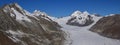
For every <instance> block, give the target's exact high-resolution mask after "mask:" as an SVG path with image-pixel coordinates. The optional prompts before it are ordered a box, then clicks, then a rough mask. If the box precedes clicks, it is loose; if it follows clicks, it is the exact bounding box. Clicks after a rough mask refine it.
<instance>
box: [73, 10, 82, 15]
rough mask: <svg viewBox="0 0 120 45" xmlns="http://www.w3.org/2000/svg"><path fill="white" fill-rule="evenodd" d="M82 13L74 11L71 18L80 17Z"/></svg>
mask: <svg viewBox="0 0 120 45" xmlns="http://www.w3.org/2000/svg"><path fill="white" fill-rule="evenodd" d="M81 13H82V12H80V11H79V10H76V11H75V12H73V13H72V15H71V16H78V15H80V14H81Z"/></svg>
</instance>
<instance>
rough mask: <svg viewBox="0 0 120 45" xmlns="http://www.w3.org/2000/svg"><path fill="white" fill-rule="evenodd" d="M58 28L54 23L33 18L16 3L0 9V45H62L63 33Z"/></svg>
mask: <svg viewBox="0 0 120 45" xmlns="http://www.w3.org/2000/svg"><path fill="white" fill-rule="evenodd" d="M47 18H49V17H47ZM49 19H50V18H49ZM60 28H61V27H60V26H59V25H58V24H57V23H56V22H54V21H52V20H47V19H46V18H45V17H44V18H43V16H42V17H41V16H34V15H32V14H30V13H29V12H28V11H26V10H24V9H23V8H21V7H20V6H19V5H18V4H16V3H14V4H9V5H6V6H4V7H2V8H0V36H1V37H0V45H63V43H64V39H65V38H64V32H63V31H62V30H60ZM3 39H5V40H3Z"/></svg>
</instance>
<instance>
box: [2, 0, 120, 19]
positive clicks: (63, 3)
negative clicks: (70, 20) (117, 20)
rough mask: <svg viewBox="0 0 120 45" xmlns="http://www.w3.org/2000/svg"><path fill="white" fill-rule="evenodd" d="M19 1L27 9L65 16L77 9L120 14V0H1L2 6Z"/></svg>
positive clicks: (55, 15) (103, 13)
mask: <svg viewBox="0 0 120 45" xmlns="http://www.w3.org/2000/svg"><path fill="white" fill-rule="evenodd" d="M15 2H16V3H18V4H19V5H20V6H21V7H23V8H24V9H25V10H28V11H30V12H33V11H34V10H40V11H43V12H46V13H47V14H48V15H50V16H54V17H63V16H68V15H71V13H73V12H74V11H76V10H80V11H82V12H83V11H88V12H89V13H91V14H94V13H97V14H100V15H103V16H104V15H108V14H120V0H0V6H3V5H4V4H10V3H15Z"/></svg>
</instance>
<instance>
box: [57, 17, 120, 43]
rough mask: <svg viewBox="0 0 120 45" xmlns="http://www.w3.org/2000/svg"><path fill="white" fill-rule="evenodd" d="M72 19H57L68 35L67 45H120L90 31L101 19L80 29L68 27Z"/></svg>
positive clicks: (116, 41)
mask: <svg viewBox="0 0 120 45" xmlns="http://www.w3.org/2000/svg"><path fill="white" fill-rule="evenodd" d="M69 18H70V17H64V18H60V19H57V20H56V22H58V23H59V24H60V25H61V26H62V27H63V28H62V30H63V31H65V32H66V33H67V37H66V39H67V41H66V42H65V45H119V44H120V41H119V40H116V39H110V38H106V37H103V36H100V35H98V34H96V33H93V32H91V31H89V28H90V27H91V26H92V25H94V24H95V23H96V22H97V21H98V20H99V19H100V18H101V17H95V19H94V20H95V22H94V23H93V24H91V25H89V26H85V27H78V26H71V25H67V24H66V22H67V20H68V19H69Z"/></svg>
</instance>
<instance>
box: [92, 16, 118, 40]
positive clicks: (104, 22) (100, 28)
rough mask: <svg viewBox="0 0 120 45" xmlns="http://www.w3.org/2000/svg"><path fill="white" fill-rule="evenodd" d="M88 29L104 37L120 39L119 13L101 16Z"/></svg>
mask: <svg viewBox="0 0 120 45" xmlns="http://www.w3.org/2000/svg"><path fill="white" fill-rule="evenodd" d="M90 30H91V31H93V32H96V33H98V34H100V35H102V36H105V37H109V38H115V39H120V14H115V15H113V16H108V17H103V18H101V19H100V20H99V21H98V22H97V23H96V24H95V25H94V26H92V27H91V29H90Z"/></svg>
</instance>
